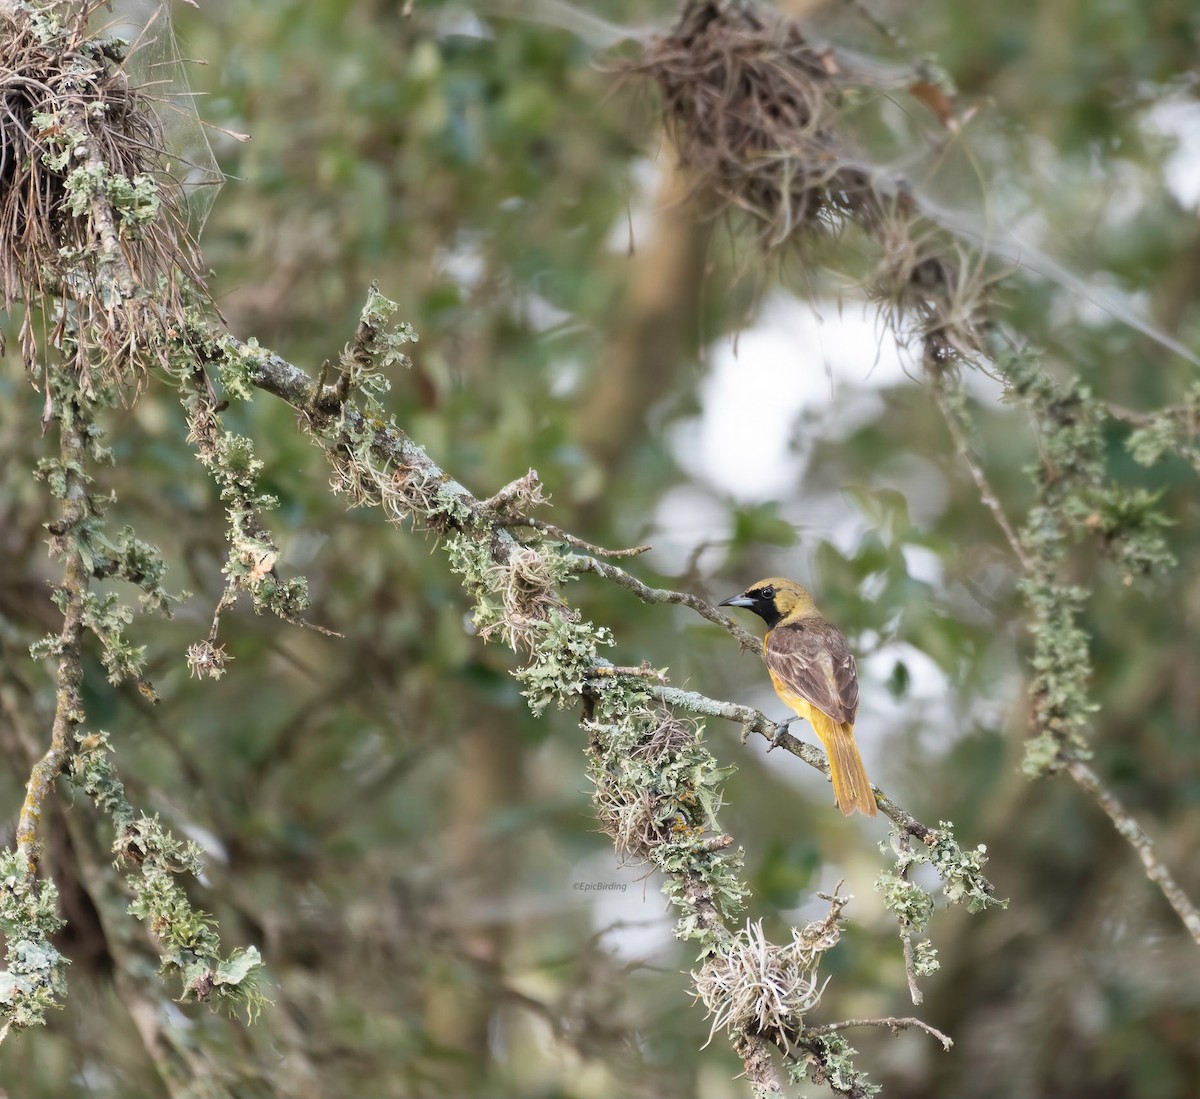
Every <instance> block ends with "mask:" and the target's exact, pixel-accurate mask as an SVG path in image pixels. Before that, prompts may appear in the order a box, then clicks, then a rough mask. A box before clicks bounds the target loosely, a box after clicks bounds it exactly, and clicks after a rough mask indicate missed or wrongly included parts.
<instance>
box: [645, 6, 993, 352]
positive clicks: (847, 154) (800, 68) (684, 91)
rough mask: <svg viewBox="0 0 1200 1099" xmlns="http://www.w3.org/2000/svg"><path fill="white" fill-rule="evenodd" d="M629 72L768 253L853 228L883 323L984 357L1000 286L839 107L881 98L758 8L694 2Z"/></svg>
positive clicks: (678, 145)
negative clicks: (993, 286)
mask: <svg viewBox="0 0 1200 1099" xmlns="http://www.w3.org/2000/svg"><path fill="white" fill-rule="evenodd" d="M623 68H624V71H626V72H632V73H637V74H640V75H643V76H648V77H649V78H651V79H652V80H653V81H654V82H655V83H656V84H657V86H658V89H659V92H660V94H661V99H662V103H661V111H662V118H663V125H664V127H665V129H666V131H667V134H668V135H669V137H670V138H671V142H672V144H673V145H674V146H675V149H676V152H677V155H678V157H679V161H680V164H681V166H682V167H683V168H684V169H685V170H686V171H687V172H688V173H689V174H690V175H691V177H692V179H693V181H694V186H695V188H696V190H697V191H698V192H700V193H703V194H705V195H707V196H709V197H710V198H711V199H715V201H716V205H717V213H722V212H726V211H739V212H741V213H742V214H744V215H745V216H746V217H747V218H748V219H749V221H750V223H751V225H752V226H753V227H754V229H755V232H756V235H757V238H758V241H759V244H760V245H761V246H762V247H763V248H764V250H767V251H776V250H783V249H785V248H788V247H795V246H796V245H804V244H805V243H807V242H810V241H811V240H812V238H813V237H814V236H821V235H829V234H836V233H839V232H841V231H842V230H844V229H846V228H847V227H849V226H852V225H853V226H855V227H856V228H857V229H859V230H860V231H861V232H862V233H863V234H865V236H866V237H867V238H869V239H870V240H871V241H872V242H873V243H874V246H875V248H876V250H877V260H876V263H875V269H874V271H873V272H872V273H871V274H870V275H868V276H867V277H866V278H865V279H864V288H865V291H866V294H867V296H868V297H869V298H870V299H871V300H873V301H875V302H876V303H877V304H879V305H880V306H881V310H882V316H883V319H884V322H885V324H886V325H887V326H888V327H889V328H890V329H891V330H892V331H893V332H894V334H895V335H896V337H897V338H898V339H899V340H901V341H902V342H907V341H909V340H912V339H914V338H915V339H916V340H918V341H919V342H920V343H921V344H922V350H923V355H924V358H925V362H926V364H927V365H928V366H931V367H935V366H936V367H939V368H940V367H941V366H943V365H945V364H947V363H951V362H953V361H955V360H957V359H959V358H961V357H964V356H970V355H972V354H974V353H975V352H977V351H978V350H979V348H980V347H981V345H982V339H983V332H984V330H985V329H986V326H987V323H988V317H987V313H988V300H987V299H988V289H989V286H990V280H989V279H988V278H987V277H986V276H985V274H984V272H983V270H982V263H981V262H976V263H974V264H972V263H970V262H969V261H967V260H966V258H965V257H964V255H963V252H962V249H961V248H960V247H959V246H958V245H957V242H956V241H955V240H954V239H953V238H952V237H951V236H950V235H949V234H947V233H945V232H943V231H941V230H940V229H939V228H938V227H937V226H936V225H934V224H933V223H932V222H930V221H929V220H928V219H927V218H925V217H923V216H922V214H921V210H920V206H919V203H918V201H917V199H916V198H915V196H914V195H913V194H912V193H911V191H910V190H909V189H908V187H907V186H906V184H905V183H904V182H903V181H902V180H899V179H896V178H891V177H889V176H887V175H886V174H885V173H883V172H879V171H876V170H874V169H873V168H872V166H871V164H870V161H869V159H868V158H867V157H865V155H864V154H863V153H862V152H861V150H859V149H857V148H856V147H855V143H854V142H853V141H852V140H851V139H850V138H849V137H848V136H847V135H846V134H845V133H844V132H843V130H844V123H843V104H844V102H845V101H846V100H847V99H858V100H861V99H863V98H864V96H867V97H869V96H870V95H873V94H875V93H877V92H878V90H879V89H878V87H877V86H876V85H875V84H874V83H873V81H872V78H871V77H870V76H868V75H866V74H863V73H860V72H855V71H850V70H849V69H847V68H846V67H844V66H843V65H842V64H841V63H840V62H839V60H838V58H837V56H836V55H835V53H834V51H833V50H831V49H827V48H818V47H816V46H814V45H813V44H812V43H811V42H809V41H808V39H807V38H806V36H805V35H804V33H803V32H802V30H801V28H800V26H799V24H798V23H797V22H795V21H794V20H788V19H785V18H783V17H782V16H780V15H778V14H777V13H775V12H773V11H770V10H768V9H765V8H763V7H761V6H760V5H758V4H757V3H754V2H753V0H692V2H691V3H689V4H687V5H686V6H685V8H684V11H683V13H682V15H681V16H680V18H679V21H678V23H677V25H676V27H675V29H674V30H673V31H672V32H671V33H670V34H667V35H665V36H663V37H661V38H656V39H654V40H652V41H650V42H649V43H648V44H647V45H646V46H645V48H644V49H643V51H642V53H641V54H640V56H638V57H636V58H635V59H633V60H632V61H630V62H628V63H626V64H625V65H624V66H623Z"/></svg>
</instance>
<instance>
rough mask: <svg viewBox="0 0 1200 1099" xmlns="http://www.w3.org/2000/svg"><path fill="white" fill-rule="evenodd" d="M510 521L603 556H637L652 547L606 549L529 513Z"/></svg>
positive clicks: (513, 524)
mask: <svg viewBox="0 0 1200 1099" xmlns="http://www.w3.org/2000/svg"><path fill="white" fill-rule="evenodd" d="M508 522H509V524H510V525H511V526H514V527H529V528H531V529H532V530H537V531H541V532H542V533H543V534H549V535H552V536H553V537H554V538H557V539H558V540H559V541H561V542H566V544H567V545H568V546H574V547H575V548H576V549H582V550H587V551H588V553H595V554H599V555H600V556H601V557H618V558H619V557H637V556H638V555H639V554H643V553H646V552H647V551H648V550H649V549H650V547H649V546H630V547H628V548H627V549H605V548H604V547H603V546H597V545H595V544H593V543H592V542H588V541H585V540H584V539H582V538H580V537H579V536H578V535H575V534H571V533H570V532H569V531H565V530H563V529H562V527H556V526H555V525H554V524H553V523H548V522H546V520H545V519H535V518H533V517H532V516H529V515H520V516H513V517H512V518H511V519H509V520H508Z"/></svg>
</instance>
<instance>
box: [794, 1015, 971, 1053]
mask: <svg viewBox="0 0 1200 1099" xmlns="http://www.w3.org/2000/svg"><path fill="white" fill-rule="evenodd" d="M860 1026H875V1027H887V1028H888V1029H889V1030H890V1031H892V1033H893V1034H898V1033H899V1032H900V1031H902V1030H909V1029H916V1030H923V1031H925V1033H926V1034H929V1035H931V1036H932V1037H934V1038H936V1039H937V1040H938V1041H939V1042H941V1043H942V1049H943V1050H946V1051H947V1052H948V1051H949V1049H950V1047H951V1046H952V1045H954V1040H953V1039H952V1038H950V1037H948V1036H947V1035H945V1034H943V1033H942V1032H941V1031H940V1030H938V1029H937V1028H936V1027H931V1026H930V1025H929V1024H928V1023H925V1022H922V1021H921V1020H920V1019H918V1018H916V1017H914V1016H911V1015H905V1016H901V1017H896V1016H890V1015H889V1016H887V1017H886V1018H880V1019H843V1020H842V1021H841V1022H837V1023H823V1024H821V1025H820V1026H810V1027H805V1028H804V1033H805V1034H811V1035H814V1036H816V1037H820V1036H821V1035H823V1034H836V1033H837V1032H838V1031H839V1030H849V1029H850V1028H851V1027H860Z"/></svg>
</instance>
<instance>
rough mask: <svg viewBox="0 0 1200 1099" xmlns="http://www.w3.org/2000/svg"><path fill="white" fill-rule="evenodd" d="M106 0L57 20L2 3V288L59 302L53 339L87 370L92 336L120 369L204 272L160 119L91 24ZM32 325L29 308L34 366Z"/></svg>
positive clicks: (0, 292)
mask: <svg viewBox="0 0 1200 1099" xmlns="http://www.w3.org/2000/svg"><path fill="white" fill-rule="evenodd" d="M98 6H99V5H96V4H90V3H89V4H83V5H80V6H77V7H74V8H71V9H69V10H68V14H67V15H66V16H65V17H64V19H65V21H63V22H60V21H59V17H58V16H56V15H54V14H52V13H48V12H43V11H38V10H35V9H33V8H30V7H28V6H26V5H24V4H20V3H14V2H12V0H7V2H3V3H0V300H2V302H3V306H4V308H5V310H10V309H11V308H12V306H13V305H14V304H16V303H23V304H25V305H26V306H28V307H29V309H30V311H31V312H32V311H34V310H36V309H38V307H39V306H40V307H43V308H45V307H46V305H47V303H46V301H45V299H47V298H56V299H58V300H59V301H61V303H62V304H63V306H64V308H63V309H61V310H54V309H52V308H45V316H44V319H43V321H42V328H43V337H44V342H45V343H49V344H52V345H54V346H57V347H60V348H68V347H73V348H74V349H75V353H76V355H77V359H78V362H79V364H80V366H81V373H83V375H84V377H85V380H86V377H87V370H86V369H84V368H85V366H90V365H94V363H93V362H92V359H93V357H92V356H91V355H90V354H89V349H90V348H92V347H94V346H98V347H99V350H100V351H101V352H102V360H103V362H104V364H105V366H106V368H109V369H114V370H115V371H116V372H117V373H118V374H120V373H123V372H124V371H126V370H127V369H128V367H129V365H130V363H131V362H133V361H136V360H137V359H138V358H139V356H140V355H141V353H142V352H143V351H144V350H145V348H146V346H147V345H148V344H149V343H151V342H153V336H154V334H155V331H156V330H161V327H162V326H163V324H164V323H166V322H167V321H169V320H170V318H172V317H174V316H176V315H178V313H179V311H180V310H181V295H182V287H181V285H180V278H179V276H180V274H182V275H183V276H185V277H186V279H187V280H189V281H191V282H192V283H194V284H197V285H201V279H200V273H199V258H198V255H197V253H196V251H195V249H194V247H193V246H192V245H191V243H190V241H189V238H188V235H187V230H186V224H185V219H184V215H183V197H182V193H181V190H180V187H179V185H178V183H177V181H176V180H175V179H174V178H173V177H172V176H171V175H170V174H169V173H168V172H167V171H166V169H165V160H166V147H165V138H164V136H163V129H162V126H161V124H160V122H159V119H158V117H157V116H156V114H155V112H154V110H153V106H152V103H151V102H150V99H149V97H148V95H147V94H146V93H145V91H144V90H142V89H140V88H138V87H137V86H135V85H134V84H133V83H132V82H131V81H130V79H129V76H128V74H127V72H126V69H125V62H126V56H125V48H124V46H123V45H122V44H121V43H118V42H115V41H106V40H104V39H102V38H98V37H95V36H94V35H92V34H91V32H90V31H89V30H88V20H89V17H90V15H91V14H92V12H93V11H94V10H95V9H96V8H97V7H98ZM59 10H60V11H61V10H62V9H59ZM151 295H153V301H151ZM35 327H36V325H35V323H34V322H33V320H31V317H30V314H29V313H27V315H26V320H25V323H24V325H23V326H22V330H21V339H22V352H23V356H24V359H25V362H26V366H27V367H28V368H29V369H31V370H32V369H33V368H34V366H35V364H36V361H37V354H38V342H39V341H38V338H37V336H36V335H35Z"/></svg>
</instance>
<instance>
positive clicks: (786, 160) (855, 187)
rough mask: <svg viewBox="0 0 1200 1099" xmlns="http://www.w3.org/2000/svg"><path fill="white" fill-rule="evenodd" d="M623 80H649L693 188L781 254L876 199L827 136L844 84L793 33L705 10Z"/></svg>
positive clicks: (759, 18) (772, 22) (716, 8)
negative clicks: (801, 234) (800, 237)
mask: <svg viewBox="0 0 1200 1099" xmlns="http://www.w3.org/2000/svg"><path fill="white" fill-rule="evenodd" d="M627 69H628V71H632V72H636V73H641V74H643V75H646V76H649V77H651V78H652V79H653V80H654V81H655V83H657V85H658V87H659V90H660V92H661V94H662V114H663V122H664V125H665V126H666V129H667V132H668V134H669V135H670V137H671V140H672V142H673V144H674V145H675V148H676V150H677V152H678V154H679V159H680V161H681V163H682V165H683V166H684V167H685V168H686V169H688V170H689V171H690V172H691V173H692V174H693V175H694V176H695V177H696V180H697V183H698V185H699V186H701V187H703V188H706V189H709V190H711V192H713V193H714V194H715V195H717V196H718V197H719V198H720V199H721V200H722V201H723V202H724V203H727V204H728V205H730V206H733V207H736V208H737V209H740V210H742V211H744V212H745V213H747V214H748V215H749V216H750V217H751V218H752V219H753V220H754V221H755V222H756V223H757V225H758V228H759V231H760V235H761V239H762V242H763V243H764V244H765V245H767V246H769V247H776V246H778V245H780V244H782V243H783V242H784V241H786V240H788V239H789V238H791V237H792V236H793V234H795V233H796V232H797V231H798V230H801V229H812V228H821V227H825V228H833V227H836V226H838V225H840V224H842V223H843V222H844V221H845V219H846V218H848V217H861V216H863V215H864V214H865V213H866V212H867V208H869V207H871V206H872V204H873V203H874V202H875V201H876V198H877V196H876V194H875V191H874V189H873V188H872V187H871V186H870V184H869V181H868V180H867V178H866V176H865V175H864V173H863V172H862V171H861V170H860V169H857V168H853V167H851V166H849V165H848V164H847V163H846V162H845V160H844V158H843V156H842V148H841V144H840V141H839V137H838V134H837V131H836V128H835V126H834V120H835V115H836V112H837V101H838V97H839V95H840V94H841V92H842V90H843V89H844V88H845V87H846V86H847V84H848V81H847V80H846V79H845V78H844V76H843V74H842V72H841V69H840V67H839V65H838V63H837V61H836V60H835V59H834V57H833V54H832V53H831V52H830V51H827V50H822V49H818V48H816V47H814V46H813V45H811V44H810V43H809V42H808V41H807V39H806V38H805V37H804V35H803V34H802V33H801V31H800V29H799V27H798V25H797V24H796V23H795V22H793V21H790V20H785V19H783V18H781V17H779V16H778V15H776V14H774V13H772V12H768V11H764V10H760V9H759V8H758V7H757V6H754V5H750V4H729V3H719V2H717V0H702V2H697V3H693V4H691V5H690V6H689V7H688V9H687V10H686V11H685V12H684V14H683V16H682V18H681V19H680V21H679V23H678V25H677V26H676V28H675V30H674V31H672V32H671V33H670V34H669V35H666V36H665V37H662V38H657V39H654V40H653V41H651V42H650V43H649V44H648V45H647V46H646V48H645V50H644V51H643V52H642V54H641V56H640V57H638V58H636V59H634V60H633V61H631V62H630V63H629V64H628V66H627Z"/></svg>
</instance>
